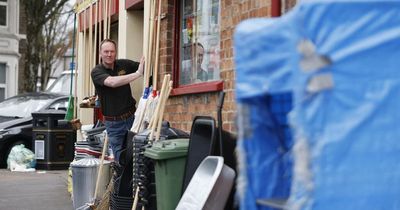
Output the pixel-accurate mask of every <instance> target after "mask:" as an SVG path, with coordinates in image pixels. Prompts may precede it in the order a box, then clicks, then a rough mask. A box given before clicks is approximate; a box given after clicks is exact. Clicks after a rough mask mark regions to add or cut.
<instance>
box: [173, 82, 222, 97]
mask: <svg viewBox="0 0 400 210" xmlns="http://www.w3.org/2000/svg"><path fill="white" fill-rule="evenodd" d="M223 89H224V82H223V81H214V82H204V83H199V84H191V85H183V86H180V87H178V88H174V89H172V91H171V95H172V96H178V95H185V94H194V93H206V92H215V91H221V90H223Z"/></svg>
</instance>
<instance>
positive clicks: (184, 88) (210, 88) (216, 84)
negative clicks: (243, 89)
mask: <svg viewBox="0 0 400 210" xmlns="http://www.w3.org/2000/svg"><path fill="white" fill-rule="evenodd" d="M196 1H198V0H196ZM182 3H183V2H182V0H175V7H174V11H173V12H174V15H175V17H176V18H175V21H174V27H173V30H174V40H175V41H174V46H173V48H174V53H173V56H174V57H173V58H174V59H173V61H174V62H173V80H174V86H173V87H174V88H173V89H172V91H171V95H172V96H178V95H185V94H196V93H206V92H216V91H221V90H223V89H224V82H223V80H222V78H220V79H219V80H212V81H206V82H200V83H194V84H185V85H180V84H179V78H180V70H181V61H180V50H181V49H180V43H181V33H180V31H182V29H181V4H182ZM220 7H221V2H220ZM220 9H221V8H220ZM219 36H220V37H221V34H220V35H219ZM219 71H220V73H221V67H219Z"/></svg>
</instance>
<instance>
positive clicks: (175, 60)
mask: <svg viewBox="0 0 400 210" xmlns="http://www.w3.org/2000/svg"><path fill="white" fill-rule="evenodd" d="M179 3H180V2H179V0H175V4H174V5H175V6H174V9H173V14H174V16H175V17H174V20H175V21H174V23H173V24H174V25H173V29H172V30H173V31H174V32H175V33H173V36H174V43H173V54H174V57H173V64H172V65H173V71H172V77H173V78H172V79H173V81H174V84H173V85H174V88H177V87H178V86H179V84H178V83H179V68H180V65H179V63H180V62H179V43H180V42H179V38H180V33H176V31H180V25H179V23H180V19H181V14H180V12H179V6H178V5H179ZM177 28H178V30H177ZM172 92H173V91H172Z"/></svg>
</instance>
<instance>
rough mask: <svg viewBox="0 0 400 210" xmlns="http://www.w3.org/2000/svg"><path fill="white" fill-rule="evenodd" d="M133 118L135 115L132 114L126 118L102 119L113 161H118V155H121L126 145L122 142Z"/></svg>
mask: <svg viewBox="0 0 400 210" xmlns="http://www.w3.org/2000/svg"><path fill="white" fill-rule="evenodd" d="M134 119H135V116H134V115H132V116H131V117H129V118H128V119H126V120H120V121H107V120H105V121H104V124H105V125H106V130H107V135H108V140H109V142H110V146H111V149H112V151H113V153H114V161H115V162H117V163H119V156H120V155H121V152H122V150H124V149H125V147H126V144H124V142H125V137H126V133H127V131H128V130H130V129H131V127H132V124H133V120H134Z"/></svg>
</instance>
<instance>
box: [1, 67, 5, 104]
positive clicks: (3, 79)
mask: <svg viewBox="0 0 400 210" xmlns="http://www.w3.org/2000/svg"><path fill="white" fill-rule="evenodd" d="M5 98H6V64H5V63H0V101H3V100H4V99H5Z"/></svg>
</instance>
